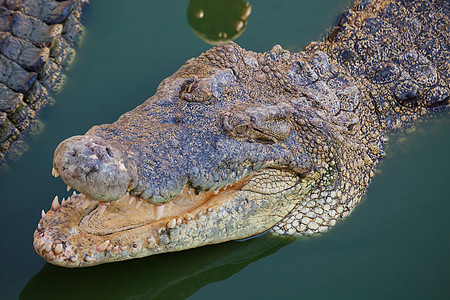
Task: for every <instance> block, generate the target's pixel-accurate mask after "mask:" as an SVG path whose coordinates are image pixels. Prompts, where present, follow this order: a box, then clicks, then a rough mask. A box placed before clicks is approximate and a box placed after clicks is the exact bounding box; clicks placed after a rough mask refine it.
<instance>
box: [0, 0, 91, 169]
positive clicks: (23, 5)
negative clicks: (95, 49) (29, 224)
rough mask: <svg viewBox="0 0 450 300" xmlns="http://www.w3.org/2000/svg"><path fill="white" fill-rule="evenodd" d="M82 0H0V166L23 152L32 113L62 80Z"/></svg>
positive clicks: (78, 30) (33, 127)
mask: <svg viewBox="0 0 450 300" xmlns="http://www.w3.org/2000/svg"><path fill="white" fill-rule="evenodd" d="M86 3H87V0H65V1H54V0H0V71H1V72H0V167H6V163H7V158H11V159H16V158H17V157H19V156H20V155H21V154H22V152H23V151H24V150H25V149H26V148H27V146H26V144H25V142H24V139H23V138H24V136H26V135H27V134H28V133H29V132H31V133H33V132H34V131H38V130H39V127H40V125H39V121H38V119H37V115H38V113H39V111H40V110H41V109H42V108H43V107H45V106H46V105H48V104H49V103H51V102H52V99H51V96H52V95H53V94H54V93H56V92H58V91H59V90H60V88H61V86H62V83H63V81H64V74H63V71H64V69H65V68H66V67H68V66H69V65H70V63H71V61H72V60H73V58H74V55H75V50H74V47H75V46H76V44H77V43H78V41H79V39H80V38H81V35H82V32H83V28H82V26H81V22H80V18H81V12H82V10H83V7H84V6H85V5H86Z"/></svg>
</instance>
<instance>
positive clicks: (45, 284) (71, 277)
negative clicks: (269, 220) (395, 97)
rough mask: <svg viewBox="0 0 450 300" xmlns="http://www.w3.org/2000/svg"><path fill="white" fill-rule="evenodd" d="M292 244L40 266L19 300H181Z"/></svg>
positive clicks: (279, 241)
mask: <svg viewBox="0 0 450 300" xmlns="http://www.w3.org/2000/svg"><path fill="white" fill-rule="evenodd" d="M294 240H295V239H294V238H292V237H283V236H276V235H270V234H266V235H263V236H260V237H257V238H253V239H249V240H245V241H237V242H236V241H234V242H228V243H224V244H219V245H213V246H207V247H202V248H197V249H192V250H188V251H182V252H176V253H167V254H162V255H157V256H152V257H148V258H144V259H137V260H132V261H127V262H120V263H113V264H107V265H101V266H97V267H92V268H85V269H65V268H61V267H57V266H54V265H51V264H46V265H45V266H44V267H43V268H42V269H41V270H40V271H39V273H38V274H36V275H35V276H34V277H33V278H32V279H31V280H30V281H29V282H28V284H27V285H26V286H25V288H24V289H23V291H22V293H21V294H20V297H19V299H37V298H36V297H37V295H38V296H39V299H61V297H63V298H64V299H129V298H132V299H185V298H186V297H189V296H191V295H193V294H194V293H196V292H197V291H198V290H200V289H201V288H202V287H204V286H206V285H208V284H210V283H213V282H217V281H222V280H224V279H227V278H229V277H230V276H231V275H233V274H235V273H237V272H239V271H240V270H242V269H243V268H245V267H246V266H247V265H249V264H250V263H252V262H255V261H257V260H259V259H261V258H263V257H265V256H268V255H271V254H273V253H275V252H276V251H278V250H279V249H281V248H282V247H284V246H286V245H288V244H290V243H291V242H293V241H294Z"/></svg>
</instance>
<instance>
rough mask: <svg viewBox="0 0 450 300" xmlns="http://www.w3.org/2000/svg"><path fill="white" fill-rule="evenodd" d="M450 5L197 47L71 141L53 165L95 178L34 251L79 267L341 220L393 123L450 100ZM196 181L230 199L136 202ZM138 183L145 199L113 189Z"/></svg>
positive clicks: (66, 176)
mask: <svg viewBox="0 0 450 300" xmlns="http://www.w3.org/2000/svg"><path fill="white" fill-rule="evenodd" d="M449 15H450V7H449V3H448V2H447V1H434V2H428V1H427V2H424V1H408V2H405V1H373V2H369V1H362V2H358V3H356V4H355V6H354V7H353V8H352V9H350V10H348V11H347V12H346V13H344V15H343V16H342V18H341V19H340V21H339V23H338V25H337V26H336V27H335V28H334V30H333V31H332V32H331V33H330V35H329V36H328V37H327V39H326V40H325V41H323V42H320V43H312V44H310V45H308V46H307V47H306V49H305V51H303V52H300V53H289V52H288V51H286V50H283V49H282V48H281V47H280V46H278V45H277V46H275V47H273V49H272V50H271V51H268V52H266V53H263V54H259V53H254V52H250V51H246V50H244V49H242V48H240V47H239V46H238V45H236V44H234V43H228V44H226V45H223V46H219V47H215V48H213V49H211V50H209V51H207V52H206V53H204V54H202V55H200V56H199V57H197V58H194V59H191V60H189V61H188V62H186V64H185V65H184V66H182V67H181V68H180V69H179V70H178V71H177V72H176V73H175V74H174V75H172V76H171V77H169V78H167V79H166V80H164V81H163V82H162V83H161V85H160V86H159V88H158V90H157V92H156V94H155V95H154V96H153V97H152V98H150V99H149V100H147V101H146V102H145V103H143V104H142V105H141V106H139V107H137V108H136V109H134V110H133V111H131V112H128V113H126V114H124V115H123V116H121V117H120V118H119V120H118V121H117V122H115V123H113V124H106V125H101V126H96V127H93V128H92V129H91V130H89V131H88V132H87V133H86V135H84V136H79V137H73V138H70V139H68V140H66V141H64V142H63V143H61V144H60V146H58V148H57V150H56V151H55V157H54V164H53V166H54V168H55V170H56V172H57V173H58V174H60V175H61V178H62V179H63V180H64V182H66V183H67V184H68V185H70V186H72V187H74V188H75V189H76V190H78V191H80V192H82V193H83V194H79V195H74V196H73V197H71V198H69V199H68V200H67V201H64V203H63V204H62V205H61V206H60V205H59V204H58V203H55V202H54V204H53V205H52V209H51V210H50V211H49V212H48V213H47V214H44V215H43V218H42V219H41V221H40V222H39V224H38V229H37V230H36V232H35V242H34V245H35V248H36V251H37V252H38V253H39V254H40V255H42V256H43V257H44V258H45V259H47V260H48V261H49V262H51V263H54V264H59V265H63V266H67V267H76V266H89V265H94V264H99V263H104V262H110V261H118V260H124V259H130V258H134V257H142V256H147V255H151V254H156V253H162V252H168V251H177V250H182V249H188V248H192V247H198V246H202V245H207V244H212V243H219V242H224V241H227V240H232V239H239V238H244V237H249V236H253V235H256V234H259V233H261V232H264V231H266V230H271V231H272V232H275V233H279V234H302V235H310V234H314V233H318V232H324V231H326V230H328V229H329V228H330V227H332V226H333V225H335V224H336V222H337V221H338V220H340V219H342V218H344V217H346V216H347V215H348V214H349V213H350V212H351V211H352V209H353V208H354V207H355V205H356V204H357V203H358V202H359V201H360V200H361V198H362V196H363V194H364V191H365V189H366V187H367V185H368V184H369V181H370V178H371V177H372V176H373V170H374V168H375V165H376V163H377V161H378V160H379V159H380V158H381V157H382V156H383V150H382V146H383V142H384V141H385V134H386V133H387V132H389V131H392V130H395V129H398V128H400V127H401V126H402V125H404V124H407V123H410V122H412V121H417V120H419V119H421V118H423V116H425V115H427V114H429V113H430V112H434V111H438V110H444V111H446V113H447V112H448V109H449V94H450V89H449V88H450V86H449V77H450V71H449V58H450V52H449V44H450V39H449V25H450V23H449V18H448V16H449ZM230 184H234V185H235V186H234V188H233V191H232V192H228V191H229V190H227V191H225V189H224V188H225V187H227V185H230ZM112 187H115V188H112ZM190 189H192V190H194V191H195V192H196V193H199V194H200V195H212V194H213V193H212V191H214V194H216V193H217V194H218V195H219V196H220V197H219V196H218V197H216V198H218V199H219V198H220V199H221V200H220V201H219V200H217V201H219V202H221V203H220V205H219V204H218V205H210V206H206V207H204V208H203V206H199V207H196V208H194V209H193V210H192V211H190V212H188V213H185V212H183V213H180V214H179V215H176V216H175V218H174V219H173V220H172V218H173V217H174V216H172V215H170V214H167V215H163V217H161V215H159V216H158V217H152V216H148V217H144V219H145V221H144V220H143V219H139V218H138V217H136V218H135V217H134V216H135V215H137V214H139V213H140V212H142V214H145V213H144V212H146V211H151V210H152V209H156V207H157V206H156V205H161V204H165V205H166V206H169V205H173V206H175V205H178V203H181V202H182V200H183V199H181V200H180V197H181V196H178V195H190V194H189V193H187V192H186V191H189V190H190ZM210 191H211V192H210ZM125 193H129V194H130V195H131V196H132V197H136V199H137V200H139V201H142V202H143V203H144V204H142V205H141V204H140V205H141V206H139V207H137V208H135V207H131V208H130V207H129V206H127V205H124V204H115V203H116V202H114V201H115V200H117V199H119V198H121V197H122V199H124V197H128V196H124V197H123V195H124V194H125ZM180 193H181V194H180ZM202 193H203V194H202ZM208 193H209V194H208ZM85 197H87V198H89V199H91V200H97V201H101V202H103V203H111V205H110V206H109V207H108V208H107V209H106V212H105V215H102V214H101V213H99V211H100V206H101V205H103V204H101V203H99V204H98V205H97V203H96V202H88V204H87V205H86V206H85V207H82V205H81V203H82V201H83V199H84V198H85ZM183 197H184V196H183ZM183 197H181V198H183ZM200 197H201V196H200ZM208 197H209V196H208ZM187 198H189V197H188V196H186V199H187ZM212 198H214V196H212ZM174 199H175V200H174ZM223 199H225V200H226V201H225V200H223ZM183 201H184V200H183ZM186 201H187V200H186ZM122 202H123V200H122ZM122 202H121V203H122ZM139 203H141V202H139ZM174 203H175V204H174ZM158 207H159V208H160V207H161V206H158ZM155 215H157V213H155ZM133 222H134V223H133Z"/></svg>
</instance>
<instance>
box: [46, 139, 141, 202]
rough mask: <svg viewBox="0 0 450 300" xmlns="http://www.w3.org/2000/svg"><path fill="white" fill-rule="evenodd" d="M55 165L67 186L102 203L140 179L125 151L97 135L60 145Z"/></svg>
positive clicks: (64, 142)
mask: <svg viewBox="0 0 450 300" xmlns="http://www.w3.org/2000/svg"><path fill="white" fill-rule="evenodd" d="M53 168H54V170H55V171H56V172H57V174H59V175H60V176H61V178H62V180H63V181H64V182H65V183H66V184H67V185H68V186H70V187H74V188H75V189H76V190H78V191H80V192H82V193H83V194H84V195H86V196H87V197H88V198H89V199H91V200H98V201H103V202H110V201H114V200H118V199H120V198H121V197H122V196H123V195H125V193H126V192H127V190H129V189H130V188H132V187H133V185H134V184H135V182H136V178H137V175H136V174H137V168H136V165H135V163H134V162H133V160H132V159H129V158H128V157H127V155H126V152H125V151H123V149H120V146H119V145H115V144H114V142H111V141H106V140H104V139H102V138H100V137H97V136H94V135H84V136H74V137H71V138H69V139H67V140H65V141H63V142H62V143H61V144H59V146H58V147H57V148H56V150H55V155H54V159H53Z"/></svg>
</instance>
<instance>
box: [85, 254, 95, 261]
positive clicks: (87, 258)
mask: <svg viewBox="0 0 450 300" xmlns="http://www.w3.org/2000/svg"><path fill="white" fill-rule="evenodd" d="M83 259H84V261H85V262H92V261H93V260H94V259H93V258H92V257H91V256H90V255H88V254H86V255H84V258H83Z"/></svg>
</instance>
